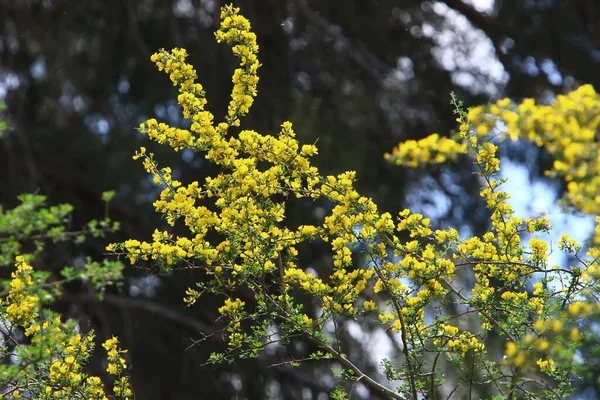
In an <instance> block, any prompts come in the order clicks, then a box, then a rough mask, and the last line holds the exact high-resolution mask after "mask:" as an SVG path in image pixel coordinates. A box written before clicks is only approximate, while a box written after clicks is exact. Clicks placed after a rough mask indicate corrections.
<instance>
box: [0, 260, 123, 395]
mask: <svg viewBox="0 0 600 400" xmlns="http://www.w3.org/2000/svg"><path fill="white" fill-rule="evenodd" d="M15 266H16V271H15V272H13V273H12V275H11V277H12V280H11V281H10V290H9V292H8V295H7V296H6V298H5V299H3V300H2V302H1V305H2V307H3V308H5V311H6V316H7V319H8V322H10V324H11V325H12V326H13V327H15V326H21V327H22V328H23V329H24V330H25V336H27V337H28V338H29V340H30V344H29V345H28V346H30V347H31V348H29V349H25V348H23V353H22V354H21V356H23V357H24V358H23V360H22V362H23V363H24V364H25V366H24V368H25V370H27V369H29V366H28V364H29V363H31V365H35V368H36V370H35V371H33V370H32V371H30V372H29V373H30V374H33V373H35V374H36V375H37V378H39V381H38V383H39V385H38V384H36V385H37V386H36V387H33V386H31V382H30V383H28V384H27V385H28V387H27V391H28V393H30V394H31V393H38V396H39V397H36V398H43V399H65V398H75V397H77V398H86V399H88V398H89V399H92V400H108V397H107V395H106V394H105V390H104V385H103V383H102V381H101V380H100V378H98V377H95V376H88V375H87V374H85V373H84V372H83V365H84V364H85V363H86V362H87V360H88V358H89V356H90V354H91V352H92V351H93V349H94V335H93V333H89V334H88V335H81V334H79V333H75V332H73V328H72V322H71V323H63V322H62V321H61V319H60V316H52V318H42V313H41V312H40V310H41V300H40V293H41V292H39V289H40V287H39V286H40V284H39V283H38V282H35V280H34V279H33V278H32V275H33V273H34V271H33V268H32V267H31V265H29V264H28V263H27V262H26V261H25V258H24V257H23V256H17V257H16V263H15ZM47 313H50V312H45V313H43V314H47ZM53 315H54V314H53ZM10 329H13V328H10ZM23 346H24V345H20V344H18V346H17V352H18V351H19V349H20V348H21V347H23ZM114 351H116V350H115V348H114V347H113V346H111V350H110V351H109V357H108V358H109V367H110V366H111V365H113V364H111V363H115V362H119V363H120V361H122V360H120V359H119V358H118V357H117V358H114V357H113V356H114ZM30 356H33V357H35V358H34V360H29V359H28V357H30ZM119 365H120V367H118V373H119V374H120V373H122V372H123V370H124V369H125V368H126V366H125V364H124V362H123V363H121V364H119ZM110 368H111V370H112V369H114V368H113V367H110ZM40 371H46V372H42V373H41V375H40ZM109 372H110V371H109ZM28 378H31V376H29V377H28ZM119 388H122V390H121V389H119ZM114 393H115V395H117V396H118V397H117V398H119V399H130V398H132V396H133V393H132V391H131V389H130V385H129V381H128V379H127V378H126V377H122V378H121V382H119V383H118V384H117V385H115V388H114ZM12 396H13V398H22V397H23V391H21V390H19V389H18V388H17V389H15V390H14V391H13V392H12Z"/></svg>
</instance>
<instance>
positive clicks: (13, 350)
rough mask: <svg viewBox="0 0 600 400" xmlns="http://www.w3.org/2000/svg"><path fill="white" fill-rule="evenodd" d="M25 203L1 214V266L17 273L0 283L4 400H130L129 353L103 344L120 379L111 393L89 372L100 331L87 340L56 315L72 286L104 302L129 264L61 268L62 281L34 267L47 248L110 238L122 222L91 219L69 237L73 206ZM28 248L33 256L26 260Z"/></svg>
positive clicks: (25, 199)
mask: <svg viewBox="0 0 600 400" xmlns="http://www.w3.org/2000/svg"><path fill="white" fill-rule="evenodd" d="M19 200H20V201H21V204H19V205H18V206H17V207H15V208H13V209H10V210H0V246H1V248H0V261H1V266H2V268H4V269H7V268H9V267H10V265H11V264H14V265H15V267H16V269H15V271H14V272H12V273H11V274H10V277H11V279H9V280H0V287H1V288H2V289H1V291H0V334H1V335H2V336H1V338H2V341H1V342H0V394H1V396H0V398H3V399H4V398H6V399H20V398H35V399H98V400H104V399H107V398H109V397H110V398H115V399H129V398H131V396H132V391H131V387H130V385H129V382H128V380H127V378H126V377H125V375H124V372H125V368H126V364H125V360H124V359H123V357H122V354H123V353H124V352H123V351H121V350H118V348H117V347H116V345H117V341H116V339H110V340H108V341H107V342H105V344H104V347H105V349H106V351H107V356H108V367H107V372H108V373H109V374H110V375H113V376H114V377H115V379H116V383H115V385H114V388H113V395H111V394H110V392H107V391H106V390H105V387H104V384H103V383H102V381H101V379H100V378H99V377H95V376H90V375H89V374H86V373H85V372H84V370H83V368H84V367H85V365H86V364H87V362H88V361H89V358H90V357H91V355H92V352H93V351H94V333H93V332H92V331H90V332H87V333H86V334H82V333H81V328H80V326H79V325H78V323H77V321H75V320H73V319H66V320H65V319H64V318H63V317H62V316H61V315H60V314H58V313H56V312H53V311H52V310H51V309H50V307H51V306H52V304H53V303H54V301H55V300H56V299H59V298H60V296H61V295H62V291H63V286H64V285H65V284H66V283H67V282H72V281H80V282H82V283H83V284H86V285H89V288H90V290H93V291H95V292H96V293H97V294H98V295H99V296H102V294H103V293H104V291H105V290H106V288H107V287H110V286H115V285H118V284H120V281H121V280H122V278H123V275H122V270H123V264H122V263H120V262H118V261H111V260H106V259H104V260H102V261H93V260H92V259H91V258H89V257H88V259H87V261H86V262H85V263H84V265H83V266H80V267H65V268H63V269H62V271H61V275H62V276H63V278H64V279H57V278H56V277H53V276H52V274H51V272H50V271H44V270H41V269H39V270H38V269H34V268H33V267H32V265H31V264H36V261H37V260H38V256H39V255H40V254H41V253H42V252H43V251H44V249H45V247H46V246H47V245H49V244H50V245H51V244H53V243H57V242H69V241H72V242H75V243H81V242H83V241H85V240H87V238H88V237H104V235H105V234H107V233H110V232H114V231H116V230H117V229H118V227H119V226H118V224H117V223H115V222H113V221H111V220H110V219H109V218H108V217H107V218H105V219H104V220H102V221H90V222H89V223H88V224H87V227H86V228H85V229H83V230H81V231H70V230H69V215H70V213H71V212H72V211H73V208H72V207H71V206H70V205H69V204H61V205H58V206H50V207H47V206H46V204H45V203H46V198H45V197H44V196H40V195H33V194H24V195H21V196H19ZM30 243H32V244H33V246H30V245H29V244H30ZM26 249H31V251H29V252H28V253H26V254H24V253H23V252H24V251H25V250H26Z"/></svg>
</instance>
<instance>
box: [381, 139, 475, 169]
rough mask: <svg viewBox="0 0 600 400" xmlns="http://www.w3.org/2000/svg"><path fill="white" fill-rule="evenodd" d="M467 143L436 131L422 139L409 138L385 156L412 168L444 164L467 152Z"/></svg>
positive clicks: (398, 163)
mask: <svg viewBox="0 0 600 400" xmlns="http://www.w3.org/2000/svg"><path fill="white" fill-rule="evenodd" d="M466 151H467V146H466V144H465V143H460V142H457V141H455V140H453V139H450V138H447V137H443V136H442V137H440V135H439V134H437V133H434V134H432V135H429V136H427V137H426V138H424V139H421V140H418V141H417V140H407V141H405V142H402V143H400V144H399V145H398V146H396V147H394V149H393V150H392V152H391V153H385V154H384V157H385V159H386V160H389V161H391V162H393V163H395V164H396V165H406V166H409V167H412V168H416V167H422V166H425V165H428V164H442V163H445V162H447V161H456V159H457V158H458V156H459V155H461V154H465V153H466Z"/></svg>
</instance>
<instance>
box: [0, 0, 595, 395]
mask: <svg viewBox="0 0 600 400" xmlns="http://www.w3.org/2000/svg"><path fill="white" fill-rule="evenodd" d="M234 3H235V5H236V6H239V7H241V10H242V13H243V14H244V15H245V16H246V17H248V18H249V19H250V20H251V22H252V25H253V28H254V31H255V32H256V33H257V35H258V41H259V44H260V56H261V62H262V64H263V66H262V68H261V70H260V76H261V81H260V84H259V96H258V99H257V101H256V103H255V105H254V107H253V109H252V110H251V112H250V114H249V115H248V116H247V117H246V118H245V119H244V121H243V127H244V128H245V129H254V130H256V131H259V132H263V133H272V132H276V131H277V129H278V126H279V125H280V123H281V122H282V121H285V120H290V121H292V122H293V123H294V125H295V129H296V132H297V133H298V137H299V140H300V141H301V142H304V143H313V142H318V143H317V146H318V148H319V153H320V155H319V156H318V157H317V158H316V161H315V164H316V165H318V166H319V167H320V168H321V171H322V173H324V174H337V173H340V172H343V171H345V170H349V169H351V170H356V171H357V172H358V178H359V182H358V186H359V189H360V191H361V192H362V193H363V194H366V195H369V196H372V197H373V198H374V199H375V202H376V203H377V204H378V205H379V206H380V209H381V210H385V211H390V212H392V213H397V212H398V211H399V210H401V209H402V208H404V207H411V208H412V209H413V210H414V211H415V212H424V213H426V214H427V215H428V216H430V217H432V218H433V219H434V221H435V223H436V224H437V225H438V226H441V225H443V226H448V225H454V226H457V227H460V228H461V229H463V231H464V230H468V231H469V232H471V233H480V232H482V231H484V230H485V229H486V227H487V222H486V210H485V208H484V207H483V204H482V202H480V201H479V196H478V194H477V193H478V190H479V186H480V183H479V182H478V181H477V180H476V179H474V178H473V175H472V172H473V171H472V165H470V164H464V165H455V166H450V167H449V166H443V167H439V168H437V169H431V170H408V169H402V168H398V167H394V166H390V165H387V164H386V163H385V162H384V160H383V157H382V155H383V153H384V152H386V151H390V150H391V148H392V147H393V146H394V145H395V144H397V142H398V141H401V140H406V139H418V138H422V137H424V136H426V135H428V134H430V133H432V132H439V133H441V134H447V133H449V132H450V131H451V130H453V129H454V128H455V127H456V122H455V120H454V118H455V117H454V116H453V114H452V107H451V106H450V104H449V93H450V92H451V91H454V92H456V93H457V95H458V97H459V98H461V99H463V100H464V102H465V104H466V105H476V104H480V103H485V102H488V101H490V100H493V99H497V98H499V97H503V96H510V97H511V98H513V99H514V100H520V99H522V98H524V97H535V98H536V99H537V100H538V101H541V102H547V101H549V99H550V98H552V97H553V96H554V95H555V94H557V93H563V92H566V91H569V90H572V89H574V88H575V87H577V86H578V85H579V84H581V83H591V84H593V85H594V86H595V87H596V88H598V87H599V85H598V80H600V74H598V73H597V71H598V69H599V67H600V2H599V1H594V0H573V1H558V0H548V1H538V0H524V1H506V0H496V1H494V0H487V1H484V0H478V1H477V0H471V1H467V0H452V1H450V0H442V1H417V0H405V1H402V2H398V1H392V0H378V1H376V0H347V1H344V2H337V1H314V0H240V1H235V2H234ZM221 5H222V3H221V2H220V1H214V0H166V1H159V0H124V1H116V0H86V1H69V0H0V101H3V102H5V103H6V105H7V110H5V111H3V116H4V118H5V119H6V120H7V125H8V126H7V129H6V131H5V133H4V135H3V136H2V138H1V139H0V204H2V205H3V206H4V208H5V209H7V208H12V207H14V206H16V205H17V204H18V203H19V201H18V199H17V196H18V195H19V194H22V193H39V194H42V195H44V196H46V197H47V199H48V202H49V203H50V204H59V203H70V204H71V205H72V206H73V207H74V211H73V213H72V215H71V220H70V224H71V227H72V229H74V230H77V229H80V228H81V227H82V226H83V225H84V224H85V223H86V222H87V221H89V220H91V219H100V218H102V217H103V216H104V213H105V203H104V202H103V201H102V193H103V192H104V191H106V190H115V191H116V196H115V198H114V199H112V200H111V202H110V217H111V218H112V219H113V220H116V221H119V222H120V223H121V227H122V229H121V231H120V232H119V233H118V234H114V235H112V237H111V240H113V241H119V240H124V239H126V238H137V239H147V238H149V237H150V234H151V232H152V231H153V229H154V228H155V227H162V226H165V221H162V220H160V219H159V218H158V217H157V216H156V215H155V214H154V212H153V209H152V205H151V204H152V201H153V200H154V198H155V197H156V194H157V188H156V187H154V185H153V184H152V183H151V181H150V180H149V179H148V177H147V176H146V174H145V173H144V171H143V169H142V168H141V167H140V166H139V165H137V164H136V163H135V162H134V161H133V160H132V159H131V156H132V154H133V152H134V151H135V150H136V149H137V148H138V147H139V146H140V145H144V146H147V147H148V148H149V150H150V151H152V152H154V153H156V155H157V159H158V160H159V161H160V162H161V164H162V165H170V166H172V167H173V169H174V178H177V179H179V178H181V179H182V180H183V181H184V182H186V181H191V180H200V181H202V180H203V177H204V176H206V175H207V174H208V173H210V172H211V168H212V166H211V165H210V164H209V163H206V162H205V160H204V159H203V155H202V154H192V153H189V152H185V151H184V152H182V153H175V152H173V151H171V150H170V149H167V148H166V147H160V146H157V145H155V144H150V143H147V141H146V139H145V138H143V137H142V136H141V135H138V133H137V132H136V130H135V127H137V126H138V124H139V123H140V122H142V121H143V120H145V119H146V118H149V117H154V116H156V117H157V118H158V119H161V120H163V121H166V122H169V123H170V124H172V125H176V126H186V122H185V121H183V120H181V116H180V113H179V109H178V107H177V105H176V92H175V89H174V88H173V87H172V86H171V85H170V82H169V80H168V79H166V78H165V77H164V76H163V75H162V74H160V73H159V72H157V71H156V70H155V68H154V66H153V65H152V63H151V62H150V61H149V57H150V55H151V54H152V53H153V52H155V51H156V50H157V49H158V48H167V49H170V48H172V47H184V48H186V49H187V50H188V52H189V53H190V54H191V56H190V59H189V61H190V62H191V63H192V64H193V65H195V67H196V69H197V71H198V75H199V76H200V81H201V83H202V84H203V85H204V86H205V88H206V91H207V98H208V101H209V103H208V108H209V109H210V110H211V111H212V112H213V113H215V115H216V116H217V118H219V116H223V115H224V114H225V112H226V105H227V101H228V96H229V93H230V87H231V73H232V70H233V68H234V67H235V65H236V60H234V59H233V57H232V56H231V53H230V49H228V48H227V47H226V46H219V45H217V44H216V42H215V40H214V37H213V31H214V30H215V29H216V27H217V25H218V11H219V8H220V6H221ZM506 155H507V156H510V157H511V158H512V159H513V160H516V161H520V162H522V163H525V164H526V166H527V168H529V170H530V178H531V179H533V177H539V176H541V175H542V171H543V169H544V166H545V165H548V164H547V163H549V162H550V161H549V159H548V158H547V157H546V156H545V155H544V154H542V153H541V152H540V151H538V150H537V149H535V148H532V147H528V146H515V145H513V146H511V147H510V152H509V153H507V154H506ZM327 207H328V205H327V204H313V203H310V202H308V203H306V202H299V201H290V202H289V204H288V222H289V223H290V224H292V225H299V224H300V223H310V222H311V221H310V220H311V218H312V219H315V220H317V219H318V218H319V217H320V216H322V215H323V213H324V212H326V211H327ZM105 244H106V241H100V240H98V241H96V242H94V241H89V242H86V243H85V244H83V245H81V246H78V247H76V248H75V247H64V246H55V247H52V248H51V249H49V250H47V251H45V253H44V254H43V255H42V256H41V257H40V258H39V260H38V262H37V264H36V267H38V268H42V269H45V270H48V271H59V270H60V269H61V268H62V267H63V266H65V265H72V264H74V263H76V262H77V260H80V259H82V257H83V258H85V257H87V256H88V255H91V256H92V257H96V258H101V257H102V255H103V254H104V246H105ZM301 254H302V255H303V257H304V259H303V261H304V262H305V263H306V266H307V267H311V268H313V269H314V270H316V271H321V272H325V271H328V270H329V269H330V265H331V261H330V259H329V255H328V252H327V248H325V247H323V248H319V247H318V246H315V247H311V248H310V249H305V251H301ZM153 271H154V270H153V267H152V266H151V265H138V266H136V267H131V268H128V269H126V270H125V275H126V284H125V286H124V290H123V291H121V292H117V291H115V292H114V293H107V294H106V295H105V297H104V299H103V300H102V301H101V300H100V299H98V298H97V297H95V296H94V295H92V294H89V293H87V292H86V291H84V290H81V287H79V286H78V285H72V286H69V287H67V288H66V290H65V292H64V295H63V297H62V299H61V301H59V302H58V303H57V305H56V307H57V308H58V309H59V311H62V312H63V313H66V314H68V315H70V316H73V317H76V318H78V319H79V320H80V322H81V326H82V327H83V328H84V329H94V330H95V331H96V332H97V334H98V340H99V341H103V340H105V339H107V338H109V337H110V336H112V335H113V334H116V335H118V336H119V337H120V340H121V343H122V345H123V347H125V348H128V349H129V351H130V354H129V356H130V364H131V365H132V370H131V374H132V382H133V385H134V389H135V391H136V393H137V398H138V399H149V400H163V399H164V400H167V399H197V398H240V399H242V398H248V399H262V398H285V399H311V398H326V397H327V396H326V395H325V394H324V393H325V392H326V391H330V390H332V388H333V386H334V385H335V379H334V378H333V376H332V374H331V372H330V368H329V367H330V366H329V365H325V364H320V363H305V364H302V366H301V367H300V368H295V369H294V368H291V367H290V366H289V365H279V366H276V367H273V364H277V363H280V362H281V361H282V360H284V359H290V357H298V358H299V357H302V356H306V355H307V354H309V352H310V350H309V348H308V344H307V343H301V342H298V343H294V342H292V343H290V344H289V345H288V346H286V347H275V348H269V349H268V350H267V351H266V352H265V354H264V355H263V356H261V357H260V358H258V359H256V360H244V361H241V362H239V363H237V364H235V365H232V366H222V367H218V368H215V367H214V366H203V365H202V364H203V362H204V361H205V360H206V357H207V355H208V354H209V353H210V352H211V351H218V348H219V346H221V345H222V343H221V342H222V339H221V338H220V337H219V335H215V336H213V337H212V338H210V339H209V340H207V341H204V342H202V343H200V344H198V345H195V346H194V345H193V343H194V340H196V339H199V338H201V337H202V333H204V334H209V333H210V332H212V331H214V330H215V329H216V328H218V324H217V325H214V320H215V318H216V317H217V313H216V312H215V307H216V306H217V304H219V301H220V300H219V299H210V298H207V299H204V300H203V302H201V303H200V304H198V305H196V306H194V307H192V308H190V309H185V308H184V307H183V303H182V297H183V293H184V291H185V289H186V288H187V286H188V285H189V284H190V283H192V282H193V280H194V279H195V276H194V272H193V271H174V272H173V273H171V274H169V275H168V276H158V275H155V274H153ZM2 274H5V272H2ZM243 295H244V294H242V296H243ZM246 296H247V297H248V296H249V294H246ZM352 326H353V325H352V323H351V322H346V323H341V322H340V324H339V326H336V327H335V329H337V331H338V337H339V339H340V341H341V343H342V346H343V347H344V352H345V353H347V354H349V355H350V356H351V358H354V359H356V360H358V363H359V364H361V365H360V367H361V369H363V370H364V371H365V372H369V371H370V372H372V373H376V372H375V371H376V370H377V369H378V365H377V363H376V362H373V357H369V356H368V355H369V354H368V353H370V352H372V344H373V343H370V344H369V343H368V341H365V340H362V339H360V337H359V335H356V333H354V334H353V333H352V332H353V328H352ZM363 329H364V330H366V331H368V330H369V329H370V328H369V327H368V326H364V327H363ZM373 337H377V336H373ZM89 368H90V369H91V370H92V371H94V370H96V371H99V370H100V369H101V368H102V367H101V365H100V364H99V361H96V362H95V363H94V362H93V363H92V364H91V365H90V366H89ZM590 368H593V369H594V370H595V371H598V370H599V369H598V362H596V363H591V367H590ZM581 384H582V390H584V389H586V390H587V393H589V394H590V396H592V398H593V397H594V396H595V395H597V394H598V392H597V389H596V388H594V387H593V385H592V386H590V387H587V388H586V384H587V383H586V382H585V381H584V382H582V383H581ZM199 396H204V397H199ZM323 396H325V397H323ZM354 396H355V398H368V397H369V396H370V394H369V393H368V392H365V391H360V390H358V391H356V392H355V393H354ZM371 398H374V397H371Z"/></svg>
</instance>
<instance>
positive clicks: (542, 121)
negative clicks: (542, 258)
mask: <svg viewBox="0 0 600 400" xmlns="http://www.w3.org/2000/svg"><path fill="white" fill-rule="evenodd" d="M485 111H486V109H485V108H484V107H478V108H476V109H474V110H472V111H471V112H470V113H469V116H468V117H469V122H470V123H471V124H473V125H474V126H478V127H485V129H482V132H483V131H485V132H486V133H487V132H489V131H491V130H492V129H494V128H495V126H496V124H497V121H501V122H502V123H503V124H504V125H505V126H506V131H507V135H508V137H510V138H511V139H512V140H516V139H524V140H528V141H532V142H534V143H535V144H536V145H537V146H539V147H544V148H545V149H546V150H547V151H548V153H549V154H550V155H551V156H552V157H553V158H554V159H555V161H554V166H553V169H552V170H551V171H549V175H551V176H561V177H563V178H564V180H565V182H566V183H567V200H568V201H569V204H571V205H573V206H574V207H576V208H577V209H579V210H581V211H583V212H586V213H588V214H592V215H595V214H598V213H600V151H599V147H600V141H599V140H598V135H597V133H596V132H597V131H598V127H599V125H600V96H599V95H598V94H597V93H596V92H595V90H594V88H593V87H592V86H591V85H583V86H581V87H579V88H578V89H577V90H574V91H573V92H571V93H568V94H566V95H559V96H557V97H556V99H555V100H553V101H552V103H551V104H550V105H537V104H535V101H534V100H533V99H525V100H524V101H523V102H521V103H520V104H515V103H513V102H512V101H510V100H509V99H502V100H499V101H498V102H497V103H496V104H493V105H491V106H490V107H489V108H488V111H489V114H488V113H486V112H485ZM490 114H491V116H490Z"/></svg>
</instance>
